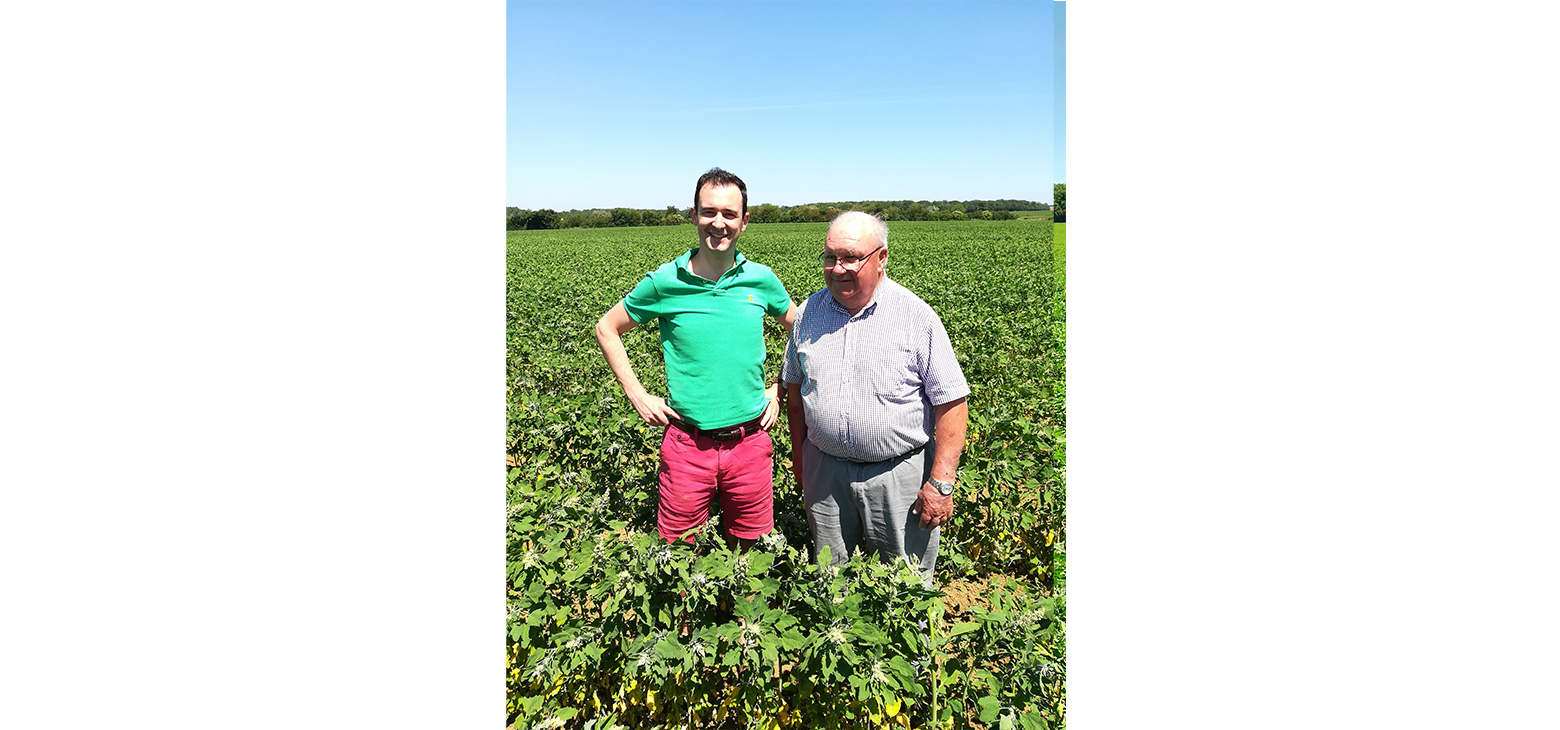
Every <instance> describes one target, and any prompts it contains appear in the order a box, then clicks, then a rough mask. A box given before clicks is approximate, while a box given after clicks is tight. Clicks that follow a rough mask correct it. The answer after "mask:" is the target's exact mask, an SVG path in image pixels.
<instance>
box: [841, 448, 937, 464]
mask: <svg viewBox="0 0 1560 730" xmlns="http://www.w3.org/2000/svg"><path fill="white" fill-rule="evenodd" d="M924 448H926V444H921V445H920V446H917V447H915V448H913V449H911V450H909V451H906V452H905V453H903V454H900V455H898V456H890V457H888V458H887V459H883V460H882V461H856V460H855V459H847V458H845V457H842V456H835V457H834V458H836V459H839V460H840V461H848V462H850V463H852V464H883V463H886V462H890V461H899V460H901V459H908V458H910V457H912V456H915V455H916V454H919V453H921V449H924ZM818 450H819V451H822V452H823V455H824V456H831V454H829V453H828V452H827V451H823V449H818Z"/></svg>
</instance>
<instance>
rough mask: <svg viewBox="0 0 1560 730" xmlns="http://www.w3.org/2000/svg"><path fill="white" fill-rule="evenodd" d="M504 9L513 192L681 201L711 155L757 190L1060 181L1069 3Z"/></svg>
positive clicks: (967, 188) (566, 203)
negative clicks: (1060, 51)
mask: <svg viewBox="0 0 1560 730" xmlns="http://www.w3.org/2000/svg"><path fill="white" fill-rule="evenodd" d="M506 10H507V16H508V17H507V23H508V32H507V37H508V52H507V53H508V57H507V73H506V86H507V120H506V124H507V125H508V133H507V150H506V174H507V187H506V200H507V203H508V204H509V205H513V206H518V207H522V208H533V209H534V208H552V209H554V210H567V209H571V208H580V209H583V208H604V207H617V206H623V207H634V208H663V207H665V206H667V205H676V206H679V207H686V206H688V205H689V204H690V203H691V202H692V201H691V198H692V193H693V191H692V185H693V182H694V180H695V178H697V177H698V176H699V174H700V173H702V172H704V171H705V170H707V169H709V168H711V167H715V166H719V167H723V168H725V169H727V170H730V171H731V172H734V173H736V174H737V175H740V176H741V177H742V178H743V180H744V181H746V182H747V184H748V193H749V196H750V201H749V202H750V204H752V205H757V204H760V203H775V204H777V205H797V204H801V203H808V202H819V201H834V200H898V199H906V198H908V199H912V200H942V199H949V200H969V199H994V198H1019V199H1028V200H1036V201H1041V202H1049V201H1050V200H1051V183H1052V182H1057V181H1062V182H1065V180H1066V177H1065V170H1064V169H1063V168H1062V167H1061V166H1060V165H1061V163H1062V162H1063V159H1062V158H1060V157H1057V154H1056V153H1057V151H1058V150H1059V149H1060V148H1061V146H1062V145H1061V144H1060V142H1061V135H1062V134H1063V133H1064V132H1063V129H1062V128H1061V126H1060V123H1059V122H1060V119H1061V116H1060V109H1059V108H1058V106H1057V105H1058V104H1059V103H1060V96H1059V95H1058V94H1057V93H1056V92H1057V82H1058V75H1059V74H1058V73H1057V71H1058V69H1057V67H1056V64H1057V59H1056V51H1057V49H1056V47H1055V44H1056V37H1057V33H1056V31H1057V29H1058V28H1057V26H1058V24H1059V23H1063V24H1064V22H1063V17H1064V16H1063V14H1064V13H1065V3H1057V2H1011V1H1010V2H809V1H801V2H795V1H793V2H724V3H712V2H597V1H583V2H582V1H575V2H551V1H526V0H511V1H510V2H509V3H508V4H507V6H506ZM1053 166H1055V167H1054V169H1053Z"/></svg>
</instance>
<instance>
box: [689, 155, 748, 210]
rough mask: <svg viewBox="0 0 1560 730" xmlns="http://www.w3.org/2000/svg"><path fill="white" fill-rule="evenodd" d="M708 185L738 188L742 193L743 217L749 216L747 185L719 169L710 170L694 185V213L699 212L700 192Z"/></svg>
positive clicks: (740, 179)
mask: <svg viewBox="0 0 1560 730" xmlns="http://www.w3.org/2000/svg"><path fill="white" fill-rule="evenodd" d="M708 183H715V187H717V188H720V187H725V186H727V185H735V186H737V189H738V190H741V191H742V215H747V183H745V182H742V178H740V177H737V176H736V175H733V174H731V173H729V172H726V171H725V170H722V169H720V168H718V167H712V168H710V171H709V172H706V173H704V174H703V175H700V176H699V181H698V182H697V183H694V185H693V212H695V213H698V212H699V191H700V190H703V189H704V186H705V185H706V184H708Z"/></svg>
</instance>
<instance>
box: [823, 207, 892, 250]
mask: <svg viewBox="0 0 1560 730" xmlns="http://www.w3.org/2000/svg"><path fill="white" fill-rule="evenodd" d="M842 224H843V225H862V226H866V228H867V231H868V232H869V233H870V234H871V235H872V237H873V238H876V239H877V242H878V243H879V244H881V245H882V246H883V248H888V224H887V223H885V222H884V221H883V216H881V215H878V214H877V213H867V212H864V211H860V210H847V211H845V212H844V213H841V214H839V215H837V216H834V222H833V223H830V224H829V231H830V232H833V230H834V227H835V226H838V225H842Z"/></svg>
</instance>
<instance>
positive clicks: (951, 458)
mask: <svg viewBox="0 0 1560 730" xmlns="http://www.w3.org/2000/svg"><path fill="white" fill-rule="evenodd" d="M818 262H819V264H820V265H821V266H822V267H823V275H824V280H825V282H826V283H827V284H828V286H827V287H825V288H823V289H820V290H818V291H817V292H815V293H814V294H813V295H812V296H810V297H808V298H807V300H806V301H805V302H803V303H802V305H801V306H800V307H799V308H798V313H797V319H796V323H795V325H794V327H793V328H792V330H791V335H790V337H789V338H788V340H787V342H786V353H785V367H784V371H783V374H782V378H783V379H784V380H785V383H786V393H787V398H786V400H787V401H789V402H788V403H787V406H786V413H787V418H788V419H789V421H790V426H791V444H792V447H791V468H792V470H793V473H794V474H795V475H796V479H797V482H798V483H800V484H801V485H802V493H803V496H804V500H805V501H806V504H807V524H808V527H809V528H811V530H812V534H813V548H812V550H813V559H814V560H816V559H817V557H818V551H819V549H820V548H821V547H823V546H825V545H827V546H828V547H829V551H830V556H831V558H832V562H835V563H839V562H843V561H845V560H847V559H848V558H849V555H850V554H851V553H853V552H855V551H856V550H858V549H865V550H867V552H868V554H872V553H876V554H878V555H880V556H884V557H890V558H895V559H902V558H908V559H909V560H910V561H911V562H912V563H914V564H915V565H916V566H918V567H919V568H920V571H921V575H922V577H924V578H925V579H926V580H928V581H930V580H931V577H932V571H933V569H934V568H935V567H936V565H937V542H938V537H939V536H940V535H941V526H942V524H943V523H945V522H947V520H948V518H949V517H950V516H952V515H953V503H954V499H953V494H954V490H955V476H956V473H957V471H958V467H959V452H960V451H962V450H963V448H964V429H965V419H966V417H967V416H968V413H969V410H968V407H967V406H966V405H965V397H966V396H968V395H969V392H970V388H969V385H968V384H967V383H966V382H965V380H964V371H963V370H962V369H961V368H960V367H959V361H958V360H957V359H956V358H955V357H954V354H953V346H952V345H951V344H950V343H949V341H948V333H947V331H946V330H944V329H943V325H942V320H940V319H938V317H937V313H936V312H934V311H932V308H931V307H930V306H928V305H927V304H926V302H923V301H921V299H920V298H919V297H917V296H916V295H915V294H912V293H911V292H910V290H908V289H906V288H904V287H903V286H900V285H899V284H898V283H896V282H894V281H893V280H891V279H889V278H888V276H887V274H886V273H885V270H886V267H887V264H888V225H887V224H885V223H884V222H883V220H882V219H881V218H878V217H876V216H872V215H868V214H866V213H860V212H849V213H843V214H841V215H840V216H839V217H837V218H835V219H834V223H833V224H831V225H830V226H829V232H828V235H827V237H826V238H825V239H824V250H823V253H822V254H821V255H819V257H818Z"/></svg>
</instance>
